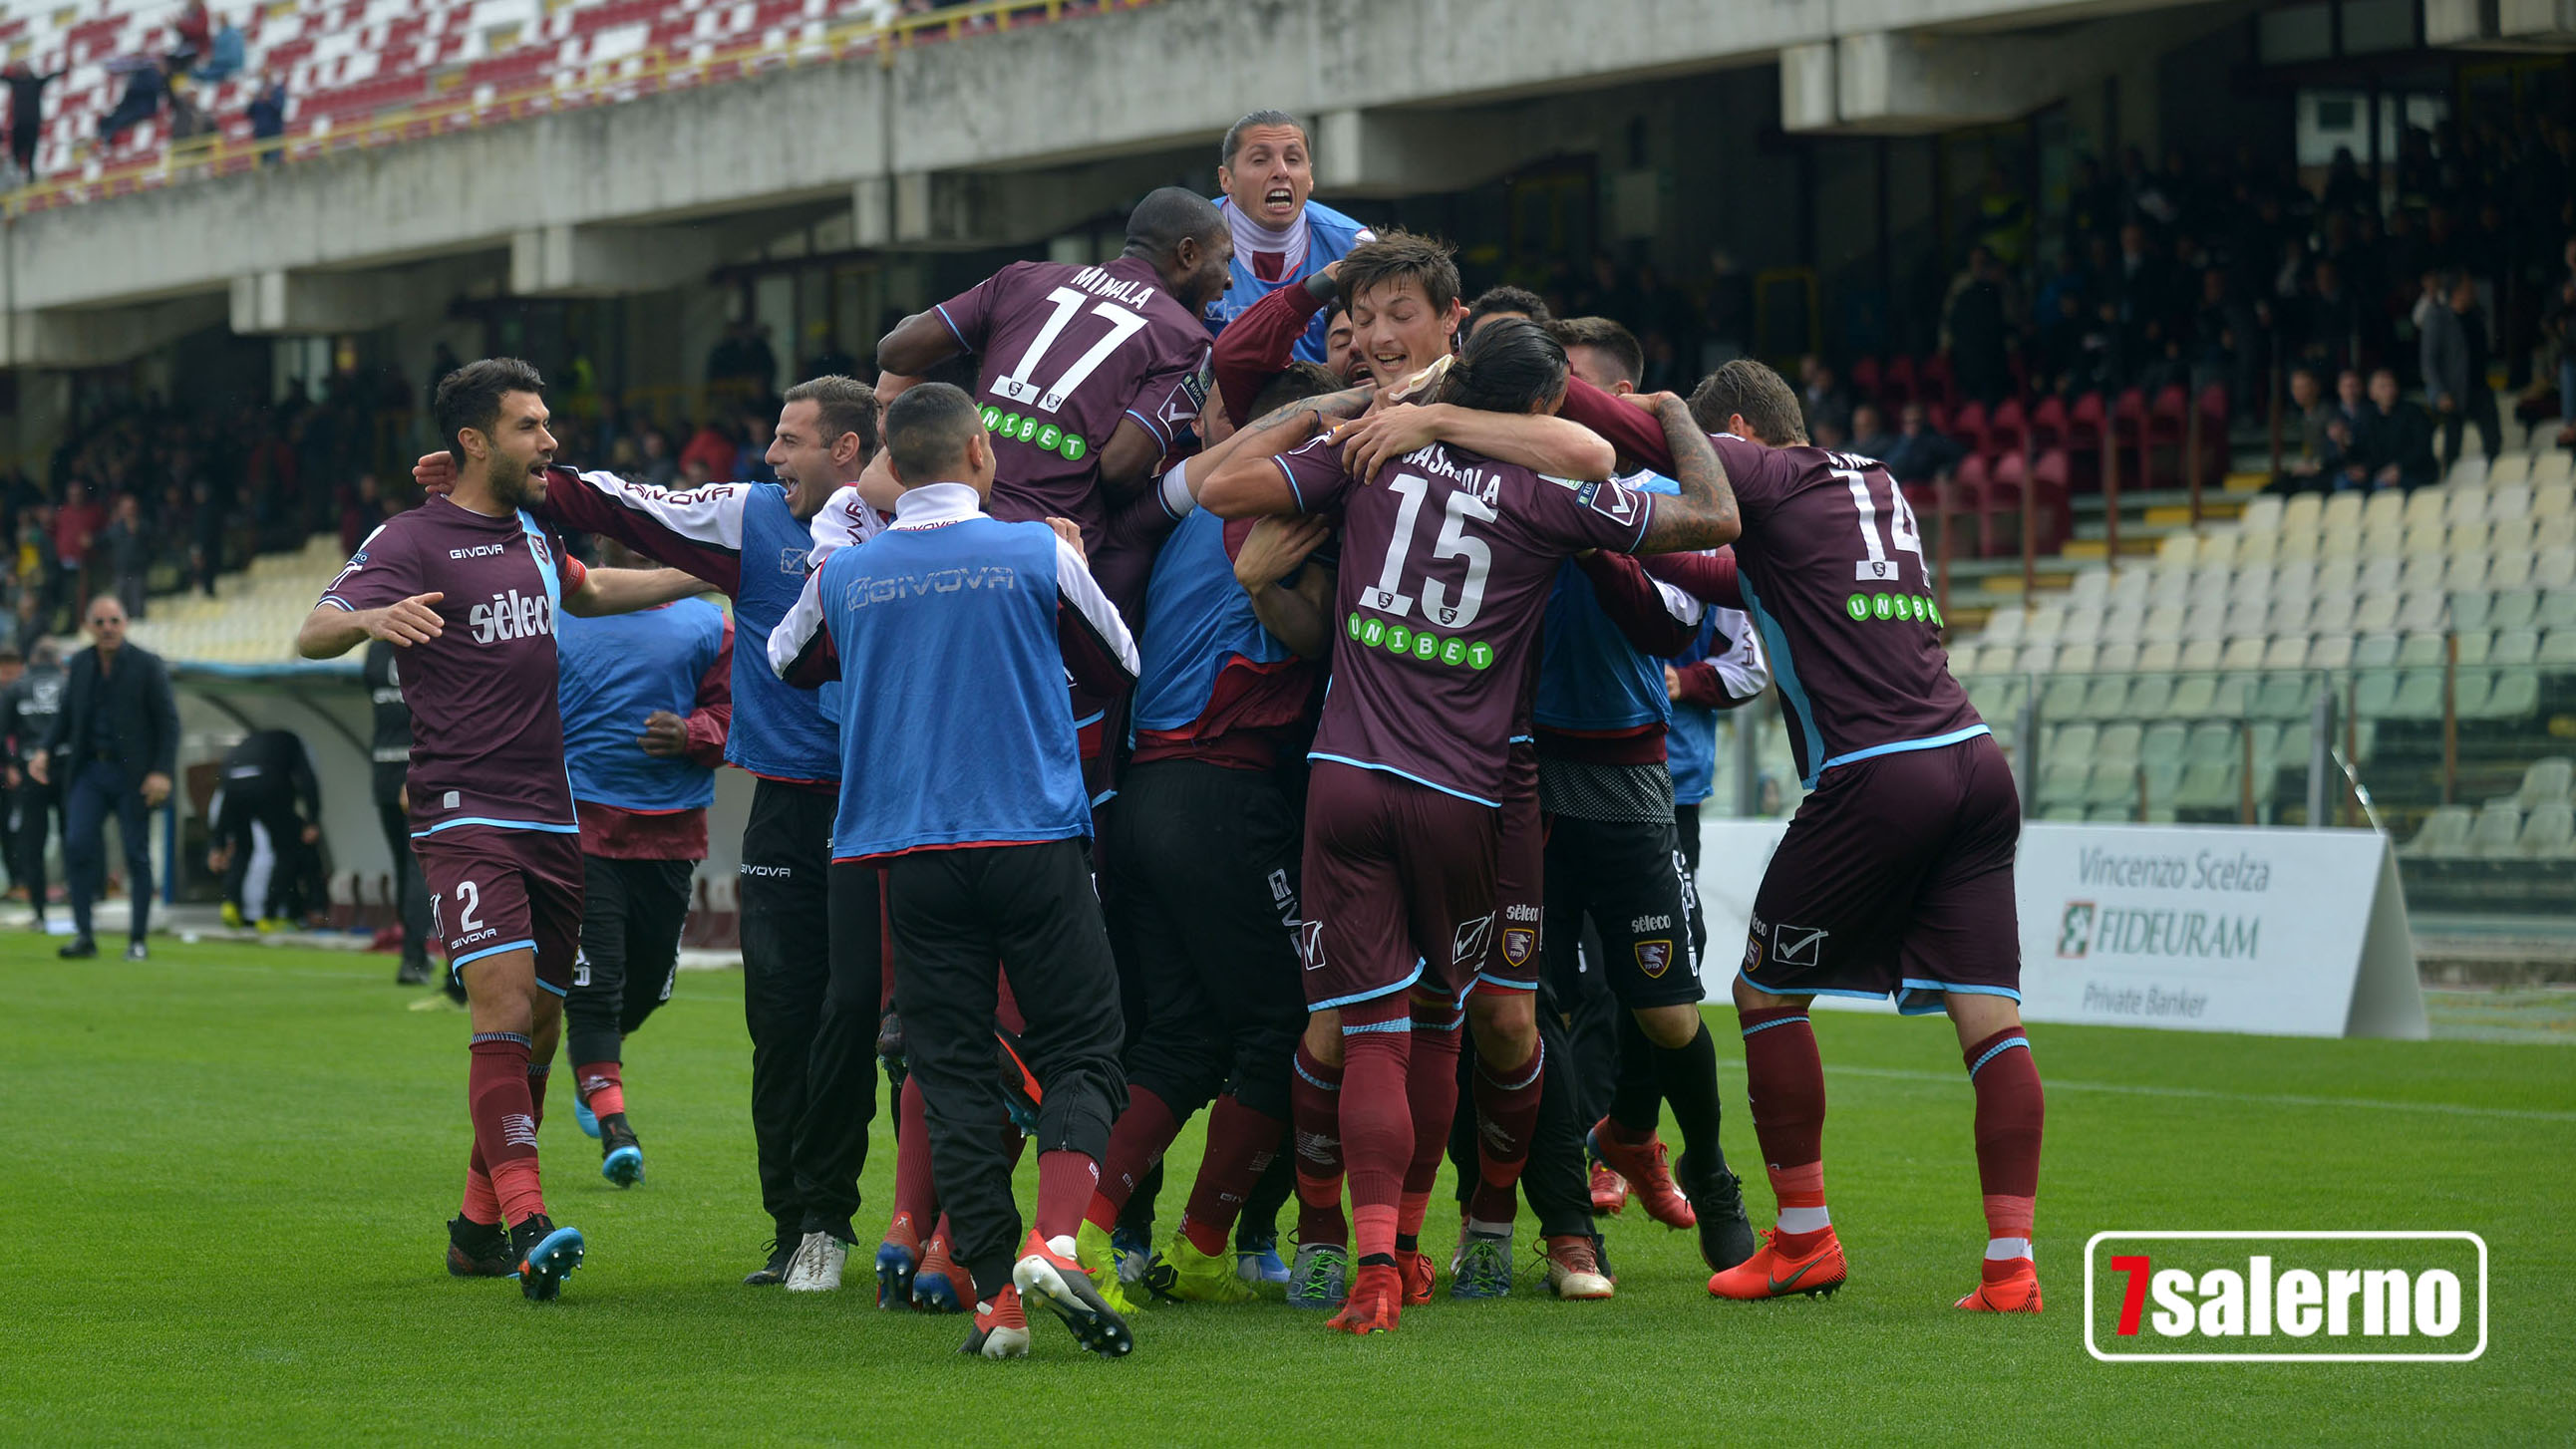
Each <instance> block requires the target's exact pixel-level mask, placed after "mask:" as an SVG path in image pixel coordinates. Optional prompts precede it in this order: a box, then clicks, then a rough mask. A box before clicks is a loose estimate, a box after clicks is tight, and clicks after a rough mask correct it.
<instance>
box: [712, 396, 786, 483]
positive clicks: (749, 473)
mask: <svg viewBox="0 0 2576 1449" xmlns="http://www.w3.org/2000/svg"><path fill="white" fill-rule="evenodd" d="M741 427H742V434H743V437H742V447H741V448H740V449H738V450H737V451H736V452H735V453H734V455H733V464H732V466H731V468H729V469H728V470H727V471H726V473H725V475H724V476H725V480H726V481H727V482H731V483H775V482H777V481H778V475H777V474H776V473H774V472H772V471H771V470H770V467H769V436H770V432H771V429H772V424H771V422H770V420H769V415H768V414H766V413H762V412H745V413H744V414H743V415H742V423H741Z"/></svg>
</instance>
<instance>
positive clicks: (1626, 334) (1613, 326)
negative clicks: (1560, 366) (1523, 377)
mask: <svg viewBox="0 0 2576 1449" xmlns="http://www.w3.org/2000/svg"><path fill="white" fill-rule="evenodd" d="M1548 330H1549V331H1550V332H1553V333H1555V334H1556V340H1557V342H1558V343H1560V344H1561V345H1563V347H1564V348H1565V350H1566V351H1568V352H1572V351H1573V350H1574V349H1576V348H1578V347H1589V348H1591V349H1592V350H1593V351H1595V352H1601V353H1606V354H1608V355H1609V358H1610V362H1611V365H1612V366H1614V367H1616V368H1617V369H1618V372H1619V375H1620V376H1621V377H1624V378H1626V379H1627V380H1628V385H1629V386H1630V387H1635V386H1636V385H1637V384H1638V383H1640V382H1643V381H1644V380H1645V377H1646V349H1645V348H1643V347H1641V346H1639V345H1638V343H1637V334H1636V333H1634V332H1631V331H1629V330H1628V329H1627V328H1625V327H1622V326H1620V325H1619V324H1618V323H1616V322H1613V321H1611V320H1610V319H1609V318H1607V317H1568V318H1566V319H1565V320H1564V321H1562V322H1557V323H1553V324H1551V325H1550V326H1549V328H1548Z"/></svg>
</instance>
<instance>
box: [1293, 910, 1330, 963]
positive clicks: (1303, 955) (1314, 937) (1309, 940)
mask: <svg viewBox="0 0 2576 1449" xmlns="http://www.w3.org/2000/svg"><path fill="white" fill-rule="evenodd" d="M1297 959H1298V960H1299V961H1300V962H1302V963H1304V965H1305V967H1306V969H1307V970H1309V971H1321V970H1323V969H1324V923H1323V922H1321V921H1299V922H1298V923H1297Z"/></svg>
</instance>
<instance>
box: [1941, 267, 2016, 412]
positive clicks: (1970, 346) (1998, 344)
mask: <svg viewBox="0 0 2576 1449" xmlns="http://www.w3.org/2000/svg"><path fill="white" fill-rule="evenodd" d="M2010 327H2011V316H2010V307H2009V305H2008V303H2007V300H2006V298H2005V295H2004V283H2003V268H2002V266H2001V265H2000V264H1998V263H1997V262H1996V261H1995V256H1994V253H1992V252H1990V251H1988V250H1986V249H1985V248H1984V247H1982V246H1977V247H1971V248H1969V249H1968V266H1967V269H1966V270H1965V271H1964V272H1962V273H1961V274H1960V277H1959V280H1958V281H1957V282H1956V283H1955V284H1954V285H1953V287H1952V289H1951V293H1950V305H1949V308H1948V310H1947V312H1946V313H1945V316H1944V322H1943V327H1942V331H1943V332H1944V333H1945V334H1946V337H1945V348H1946V350H1947V351H1948V352H1949V354H1950V369H1951V373H1952V375H1953V376H1955V377H1956V378H1957V380H1958V384H1959V391H1960V392H1961V393H1963V394H1965V395H1967V396H1969V397H1972V398H1975V399H1977V400H1978V401H1979V402H1982V403H1985V404H1987V405H1989V406H1991V405H1993V404H1994V402H1995V401H1996V400H1997V399H1999V398H2001V397H2002V396H2003V395H2004V388H2005V385H2006V383H2007V381H2008V379H2009V377H2010V372H2009V370H2008V368H2007V365H2006V362H2005V357H2004V345H2005V338H2006V335H2007V333H2008V332H2009V330H2010Z"/></svg>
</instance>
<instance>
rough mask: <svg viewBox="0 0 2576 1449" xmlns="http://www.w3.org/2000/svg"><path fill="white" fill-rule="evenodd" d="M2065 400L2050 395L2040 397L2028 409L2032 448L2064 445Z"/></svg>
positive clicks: (2065, 428) (2065, 426) (2060, 446)
mask: <svg viewBox="0 0 2576 1449" xmlns="http://www.w3.org/2000/svg"><path fill="white" fill-rule="evenodd" d="M2066 432H2067V423H2066V401H2065V399H2063V398H2060V397H2057V396H2055V395H2053V394H2052V395H2051V396H2048V397H2044V398H2041V399H2040V400H2039V405H2038V406H2036V407H2034V408H2032V409H2031V410H2030V445H2031V446H2032V447H2034V448H2062V447H2065V446H2066Z"/></svg>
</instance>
